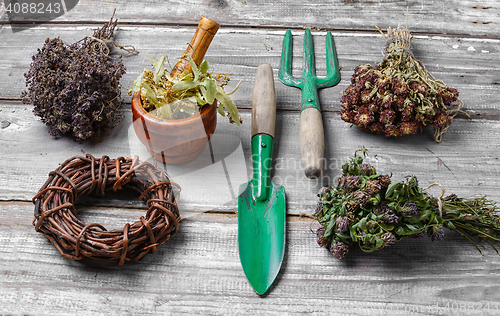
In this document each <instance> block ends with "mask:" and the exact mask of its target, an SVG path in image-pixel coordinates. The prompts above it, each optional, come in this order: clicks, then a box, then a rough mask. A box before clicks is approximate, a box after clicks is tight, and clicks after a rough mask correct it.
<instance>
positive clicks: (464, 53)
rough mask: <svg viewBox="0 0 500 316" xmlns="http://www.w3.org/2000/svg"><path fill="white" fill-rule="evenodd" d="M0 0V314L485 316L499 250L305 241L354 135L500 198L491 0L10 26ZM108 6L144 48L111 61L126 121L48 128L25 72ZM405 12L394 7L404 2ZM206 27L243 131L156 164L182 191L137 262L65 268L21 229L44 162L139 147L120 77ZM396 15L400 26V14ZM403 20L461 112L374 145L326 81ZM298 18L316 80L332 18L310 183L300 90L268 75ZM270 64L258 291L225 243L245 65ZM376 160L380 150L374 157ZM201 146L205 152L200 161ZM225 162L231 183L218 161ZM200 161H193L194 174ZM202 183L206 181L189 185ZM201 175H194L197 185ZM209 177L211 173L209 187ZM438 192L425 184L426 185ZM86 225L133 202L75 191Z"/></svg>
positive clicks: (39, 238)
mask: <svg viewBox="0 0 500 316" xmlns="http://www.w3.org/2000/svg"><path fill="white" fill-rule="evenodd" d="M1 8H2V9H0V10H2V11H0V14H1V15H0V56H1V58H0V123H1V126H0V127H1V128H0V157H1V161H2V163H1V164H0V175H1V176H0V258H1V260H0V272H1V273H0V284H1V286H0V315H4V314H5V315H7V314H8V315H10V314H12V315H68V314H75V313H78V314H82V315H98V314H106V315H124V314H133V315H173V314H204V315H234V314H241V315H244V314H251V315H255V314H266V315H267V314H279V315H283V314H295V313H310V314H316V315H324V314H331V315H386V314H389V313H391V311H392V314H394V315H498V314H499V311H498V310H499V308H500V306H499V305H500V297H499V294H498V293H499V291H498V290H499V288H498V282H499V281H500V276H499V268H500V267H499V266H498V263H499V262H500V257H498V256H497V255H496V253H495V252H494V251H493V250H492V249H486V250H484V254H485V255H484V256H480V255H479V253H478V252H477V250H476V249H475V248H474V246H472V245H471V244H469V242H468V241H467V240H464V239H462V238H461V237H460V236H458V235H457V234H454V233H451V232H450V233H449V234H447V236H446V238H445V240H444V241H442V242H430V241H428V240H426V239H422V240H417V239H415V240H405V241H402V242H400V243H398V244H397V245H394V246H393V247H390V248H387V249H384V250H383V251H380V252H378V253H374V254H365V253H362V252H361V251H359V250H356V251H353V252H352V253H351V254H350V256H349V257H348V258H346V259H345V260H343V261H339V260H337V259H335V258H334V257H333V256H331V255H330V254H329V253H328V252H327V251H326V250H325V249H322V248H318V247H317V246H316V243H315V236H314V234H313V233H312V231H314V230H315V228H316V227H317V226H316V225H317V224H316V223H314V222H312V221H311V220H310V219H309V218H307V217H302V216H300V215H302V214H311V213H312V210H313V208H314V206H315V204H316V201H317V200H316V197H315V194H316V193H317V191H318V190H319V189H320V188H321V187H322V186H323V185H326V184H329V183H332V182H333V181H335V178H336V177H337V176H338V175H339V174H340V171H339V168H340V165H341V164H342V162H343V161H344V160H345V159H347V158H348V157H349V156H351V155H352V154H353V153H354V151H355V150H356V149H358V148H360V147H362V146H366V147H367V148H368V149H369V150H370V155H371V158H370V162H372V163H373V164H374V165H375V166H376V167H377V169H378V170H379V171H380V172H388V173H390V172H392V173H394V178H396V179H400V178H403V177H404V176H406V175H409V174H415V175H416V176H417V177H418V178H419V181H420V183H422V184H430V183H433V182H439V183H441V184H442V185H443V186H445V187H446V189H447V192H449V193H451V192H454V193H457V194H459V195H461V196H464V197H477V196H482V195H485V194H486V195H488V196H490V197H491V198H492V199H494V200H497V201H500V193H499V191H498V184H497V183H498V180H497V178H498V175H499V174H500V168H499V167H498V166H499V153H500V145H499V141H498V139H499V138H500V135H499V134H500V112H499V110H500V93H499V92H500V91H499V90H500V87H499V82H500V66H499V65H500V52H499V48H500V45H499V44H500V32H499V31H498V30H499V28H498V24H499V22H500V9H499V7H498V4H497V2H496V1H493V0H490V1H465V0H454V1H423V0H421V1H416V0H415V1H350V0H348V1H334V0H332V1H251V0H249V1H230V0H213V1H123V0H122V1H110V2H100V1H79V3H78V4H77V5H76V7H75V8H73V9H71V10H70V11H69V12H68V13H66V14H64V15H61V16H60V17H58V18H56V19H54V20H52V21H50V22H48V23H43V24H35V25H32V23H33V22H37V21H36V20H18V21H9V17H8V15H7V14H6V13H5V10H4V7H3V3H2V6H1ZM114 8H116V9H117V12H116V18H118V19H119V22H121V23H122V24H121V26H120V27H119V29H118V30H117V32H116V37H115V40H116V41H117V42H118V43H120V44H133V45H134V46H135V47H136V48H137V50H138V51H139V52H140V54H139V55H136V56H125V57H124V63H125V65H126V67H127V74H126V75H125V76H124V77H123V79H122V81H121V83H122V85H123V86H124V87H125V88H124V90H123V94H124V109H123V112H124V114H125V119H124V121H123V122H122V124H120V125H119V126H118V127H117V128H115V129H114V130H112V131H111V132H110V133H109V134H108V135H106V136H105V137H104V138H103V139H102V140H101V141H100V142H97V143H91V142H81V143H79V142H74V141H73V140H71V139H69V138H60V139H54V138H52V137H51V136H50V135H49V134H48V133H47V128H46V127H45V126H44V125H43V124H42V123H41V122H40V121H39V119H37V118H35V117H34V116H33V114H32V113H31V107H30V106H28V105H24V104H22V102H21V101H20V97H19V96H20V94H21V92H22V91H23V90H24V88H25V87H24V77H23V74H24V73H25V72H26V71H27V69H28V67H29V64H30V61H31V56H32V55H33V54H34V53H35V52H36V49H37V48H39V47H41V46H42V45H43V42H44V40H45V38H47V37H56V36H60V37H61V38H62V39H63V40H64V41H66V42H74V41H76V40H79V39H80V38H82V37H83V36H85V35H87V34H89V33H90V32H91V29H92V28H95V27H96V26H97V25H100V24H101V23H103V22H105V21H107V20H108V19H109V17H110V15H111V13H112V11H113V9H114ZM407 10H408V17H406V12H407ZM202 15H205V16H207V17H210V18H212V19H214V20H216V21H218V22H219V23H221V29H220V30H219V32H218V34H217V36H216V37H215V39H214V41H213V43H212V45H211V47H210V49H209V51H208V53H207V55H206V58H207V60H209V61H210V62H211V65H213V67H214V68H215V69H216V71H217V72H222V73H232V78H233V81H232V83H231V84H232V85H235V84H236V82H237V81H238V80H242V84H241V86H240V89H239V90H238V91H237V92H236V93H235V95H234V100H235V102H236V104H237V105H238V107H239V108H240V111H241V113H242V117H243V120H244V124H243V125H242V126H241V127H236V126H232V125H230V124H229V123H227V122H226V120H223V119H222V118H219V122H218V127H217V131H216V134H215V135H214V139H213V141H212V147H213V153H214V156H215V158H216V159H215V160H216V163H213V162H212V160H211V157H210V153H209V152H208V148H207V149H206V151H207V152H205V153H204V155H202V157H200V159H198V160H197V161H195V162H192V163H190V164H187V165H184V166H168V167H167V171H168V172H169V174H170V175H171V176H173V177H174V179H176V180H177V179H179V181H178V182H180V183H181V185H182V186H183V192H182V193H181V201H180V209H181V212H182V213H183V214H185V215H186V217H187V219H186V220H185V221H183V222H182V223H181V230H180V232H179V233H178V234H177V235H175V236H174V237H173V238H171V240H169V241H168V242H167V243H166V244H165V245H163V246H162V247H160V248H159V250H158V251H157V253H155V254H154V255H150V256H149V257H146V258H145V259H144V260H143V261H142V262H141V263H139V264H126V265H125V266H123V267H116V266H110V265H102V264H96V263H92V262H88V261H86V262H74V261H70V260H67V259H65V258H63V257H62V256H60V255H59V253H58V252H57V250H56V249H55V248H54V247H53V246H52V245H51V244H50V243H49V242H48V241H47V240H46V239H45V238H44V237H43V235H41V234H38V233H36V232H35V230H34V228H33V226H32V224H31V221H32V216H33V215H32V214H33V206H32V204H31V202H30V201H31V198H32V197H33V196H34V195H35V194H36V192H37V191H38V189H39V188H40V186H41V185H42V184H43V182H44V181H45V179H46V177H47V174H48V172H50V171H51V170H53V169H55V168H56V167H57V166H58V163H60V162H62V161H64V160H65V159H67V158H69V157H71V156H74V155H83V153H90V154H92V155H94V156H96V157H100V156H101V155H109V156H110V157H118V156H123V155H125V156H130V155H135V154H139V155H140V157H141V158H142V159H144V160H147V159H148V156H147V154H146V151H145V150H144V148H143V147H142V145H141V144H140V143H138V141H137V139H136V138H135V137H134V134H133V131H131V129H130V124H131V113H130V110H129V107H128V104H129V102H130V97H128V96H126V88H128V87H130V86H131V84H132V81H133V79H134V78H135V77H136V76H137V75H138V73H139V72H140V71H142V69H143V68H144V67H147V66H149V63H150V62H149V59H148V57H147V56H148V55H149V56H160V55H162V54H168V55H169V57H171V60H174V59H175V58H176V57H177V56H178V55H179V54H180V53H182V52H183V51H184V49H185V47H186V43H187V42H189V40H190V39H191V36H192V34H193V32H194V30H195V28H196V24H197V22H198V20H199V18H200V16H202ZM406 21H408V22H406ZM398 23H402V24H405V23H408V26H409V28H410V29H411V30H412V31H413V35H414V40H413V48H414V53H415V55H416V56H417V58H419V59H420V60H421V61H423V62H424V63H425V64H426V66H427V68H428V69H429V71H430V72H431V73H432V74H434V76H435V77H437V78H440V79H443V80H444V81H445V82H446V83H447V84H448V85H450V86H452V87H455V88H457V89H458V90H459V91H460V96H461V98H462V100H463V101H464V104H465V108H466V110H467V112H468V113H469V114H471V116H472V119H470V120H469V119H464V118H457V119H456V120H455V121H454V123H453V125H452V127H451V128H450V129H449V131H448V132H447V133H446V134H445V135H444V140H443V142H442V143H440V144H437V143H435V142H434V141H433V140H432V131H431V130H426V131H425V132H424V133H423V134H420V135H415V136H411V137H405V138H401V139H386V138H384V137H381V136H377V135H371V134H367V133H365V132H362V131H360V130H358V129H357V128H354V127H353V128H351V127H349V125H348V124H346V123H344V122H343V121H341V120H340V118H339V115H338V113H339V110H340V103H339V100H340V92H341V91H342V90H343V89H345V88H346V87H347V85H348V82H349V79H350V76H351V74H352V71H353V69H354V67H355V66H357V65H358V64H362V63H374V62H377V61H380V60H381V59H382V58H383V51H384V39H383V38H382V35H381V34H380V33H379V32H378V31H377V30H376V29H375V26H379V27H381V28H382V29H383V30H385V29H386V28H387V27H388V26H391V27H395V26H397V24H398ZM304 27H311V28H312V29H313V36H314V41H315V52H316V61H317V62H316V65H317V69H318V74H319V75H324V74H325V71H326V70H325V62H324V61H325V52H324V51H325V49H324V38H325V32H324V31H325V30H331V31H332V33H333V35H334V38H335V43H336V48H337V53H338V59H339V63H340V65H341V67H342V69H341V75H342V80H341V82H340V83H339V84H338V85H337V86H336V87H333V88H329V89H324V90H322V91H321V92H320V99H321V103H322V110H323V121H324V125H325V140H326V152H325V157H326V166H327V169H326V170H325V172H324V174H323V178H321V179H318V180H315V181H311V180H308V179H306V178H305V177H304V175H303V172H302V170H301V167H300V155H299V146H298V136H299V135H298V128H299V115H298V114H299V112H298V107H299V104H298V103H299V100H300V91H299V90H297V89H293V88H290V87H287V86H285V85H283V84H281V83H279V82H278V80H277V69H278V66H279V60H280V53H281V43H282V38H283V35H284V32H285V30H286V29H287V28H292V29H293V34H294V35H295V37H294V65H293V67H294V69H295V73H296V74H297V75H298V74H300V71H301V50H302V34H303V31H302V29H303V28H304ZM263 62H267V63H270V64H271V65H272V67H273V69H274V71H275V79H276V93H277V100H278V117H277V123H276V126H277V133H276V145H275V151H274V157H275V162H274V167H275V168H274V169H275V170H274V180H275V181H276V182H278V183H281V184H283V185H284V186H285V189H286V194H287V213H288V218H287V246H286V257H285V262H284V265H283V267H282V270H281V273H280V275H279V277H278V280H277V281H276V284H275V285H274V286H273V287H272V289H271V291H270V292H269V293H268V294H267V295H266V296H265V297H258V296H257V295H255V294H254V292H253V291H252V289H251V287H250V285H249V284H248V282H247V280H246V278H245V276H244V274H243V271H242V269H241V266H240V263H239V258H238V247H237V217H236V211H237V204H236V201H235V190H236V187H237V186H238V185H239V184H240V183H242V182H244V181H246V178H247V177H248V174H250V172H251V170H250V163H249V158H250V120H251V118H250V113H251V110H250V108H251V92H252V89H253V80H254V75H255V71H256V68H257V66H258V65H259V64H261V63H263ZM374 154H377V158H374V157H373V155H374ZM209 157H210V158H209ZM222 159H224V161H225V165H226V166H228V168H229V169H230V170H232V171H231V172H230V175H229V179H230V180H231V181H230V182H228V177H226V175H225V174H224V172H223V170H221V168H220V166H219V163H220V161H221V160H222ZM202 168H203V169H202ZM200 178H201V179H203V180H200ZM207 179H208V180H207ZM204 181H205V182H209V185H206V184H205V183H204ZM434 193H435V194H437V193H438V192H437V191H436V192H434ZM83 204H84V205H82V206H81V209H79V212H80V214H81V216H82V218H83V219H84V220H87V219H88V220H89V221H95V222H100V223H104V224H105V225H106V226H108V225H109V226H110V227H111V228H113V227H120V226H122V225H124V224H125V223H126V222H131V221H135V220H136V219H137V218H138V217H139V216H140V214H141V213H142V212H144V208H143V205H142V204H141V203H139V202H138V201H136V200H135V199H131V198H124V197H121V196H109V197H106V198H102V199H88V200H86V201H84V203H83Z"/></svg>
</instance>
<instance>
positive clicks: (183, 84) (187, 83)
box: [172, 80, 201, 91]
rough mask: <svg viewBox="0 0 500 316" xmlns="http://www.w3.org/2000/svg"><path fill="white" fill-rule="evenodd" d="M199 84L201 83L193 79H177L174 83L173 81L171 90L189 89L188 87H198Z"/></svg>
mask: <svg viewBox="0 0 500 316" xmlns="http://www.w3.org/2000/svg"><path fill="white" fill-rule="evenodd" d="M199 85H201V83H199V82H194V81H190V80H189V81H187V80H182V81H178V82H176V83H174V85H173V86H172V90H173V91H184V90H190V89H194V88H196V87H198V86H199Z"/></svg>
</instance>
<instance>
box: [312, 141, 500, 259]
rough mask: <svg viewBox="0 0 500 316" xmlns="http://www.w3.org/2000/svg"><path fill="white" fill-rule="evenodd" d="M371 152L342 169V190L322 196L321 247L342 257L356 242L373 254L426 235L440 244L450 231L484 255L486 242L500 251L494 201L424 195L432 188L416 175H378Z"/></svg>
mask: <svg viewBox="0 0 500 316" xmlns="http://www.w3.org/2000/svg"><path fill="white" fill-rule="evenodd" d="M358 152H360V153H362V155H363V156H358V155H357V154H358ZM366 152H367V150H366V149H364V148H363V149H360V150H358V151H356V153H355V154H354V157H352V158H351V159H350V160H349V161H346V162H345V163H344V164H343V165H342V171H343V174H342V176H340V177H339V178H338V184H337V186H336V187H332V186H326V187H324V188H322V189H321V190H320V192H319V194H318V196H319V199H320V202H319V203H318V206H317V208H316V211H315V217H316V219H317V220H318V222H319V223H320V224H321V227H320V228H319V229H318V230H317V232H316V234H317V237H318V244H319V245H320V246H322V247H326V248H328V249H329V250H330V252H331V253H332V254H333V255H334V256H335V257H337V258H338V259H343V258H345V257H346V255H347V253H348V251H349V249H350V248H351V247H352V246H353V245H354V244H358V245H359V247H360V248H361V250H363V251H365V252H372V251H375V250H379V249H382V248H385V247H388V246H390V245H392V244H394V243H395V242H396V241H399V240H401V239H402V238H404V237H423V236H425V235H427V236H429V237H430V238H431V239H432V240H433V241H434V240H441V239H442V238H443V236H444V229H443V227H445V228H447V229H449V230H454V231H456V232H458V233H459V234H461V235H462V236H464V237H466V238H467V239H468V240H470V241H471V242H472V243H473V244H474V245H475V246H476V248H477V249H478V250H479V251H480V252H481V250H480V249H479V247H480V246H482V242H486V243H489V244H490V245H491V246H493V248H494V249H495V250H497V249H496V247H495V245H497V246H498V244H497V242H499V241H500V216H499V215H498V214H497V211H498V208H497V207H496V204H495V203H494V202H492V201H490V200H488V199H486V198H485V197H482V198H477V199H473V200H467V199H461V198H458V197H457V196H456V195H454V194H452V195H450V196H448V197H446V198H444V199H442V196H441V197H437V198H436V197H432V196H430V195H428V194H426V193H424V191H425V190H426V189H427V188H429V187H430V186H429V187H427V188H424V189H422V188H421V187H419V184H418V181H417V178H416V177H415V176H409V177H406V179H405V180H403V181H397V182H392V181H391V176H390V175H387V174H380V173H377V171H376V169H375V168H374V167H373V166H372V165H370V164H368V163H364V162H363V160H364V157H366ZM433 185H436V184H433ZM431 186H432V185H431ZM443 193H444V190H443ZM497 253H498V251H497Z"/></svg>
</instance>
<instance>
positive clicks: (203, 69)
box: [200, 60, 208, 74]
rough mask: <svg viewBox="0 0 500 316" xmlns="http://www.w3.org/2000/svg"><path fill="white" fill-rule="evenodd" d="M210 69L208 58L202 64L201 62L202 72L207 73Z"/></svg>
mask: <svg viewBox="0 0 500 316" xmlns="http://www.w3.org/2000/svg"><path fill="white" fill-rule="evenodd" d="M207 71H208V61H207V60H204V61H203V62H202V63H201V64H200V72H201V73H202V74H205V73H207Z"/></svg>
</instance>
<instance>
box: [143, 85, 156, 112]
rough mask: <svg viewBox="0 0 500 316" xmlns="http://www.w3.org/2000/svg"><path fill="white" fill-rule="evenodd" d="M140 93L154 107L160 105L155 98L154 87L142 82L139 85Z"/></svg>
mask: <svg viewBox="0 0 500 316" xmlns="http://www.w3.org/2000/svg"><path fill="white" fill-rule="evenodd" d="M141 93H142V94H143V95H144V96H145V97H146V98H147V99H148V101H149V102H150V103H152V104H153V105H154V106H155V107H156V108H157V107H159V106H160V104H159V102H158V100H157V99H156V93H155V91H154V89H153V88H152V87H151V86H150V85H149V84H147V83H146V82H144V83H143V85H142V86H141Z"/></svg>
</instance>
